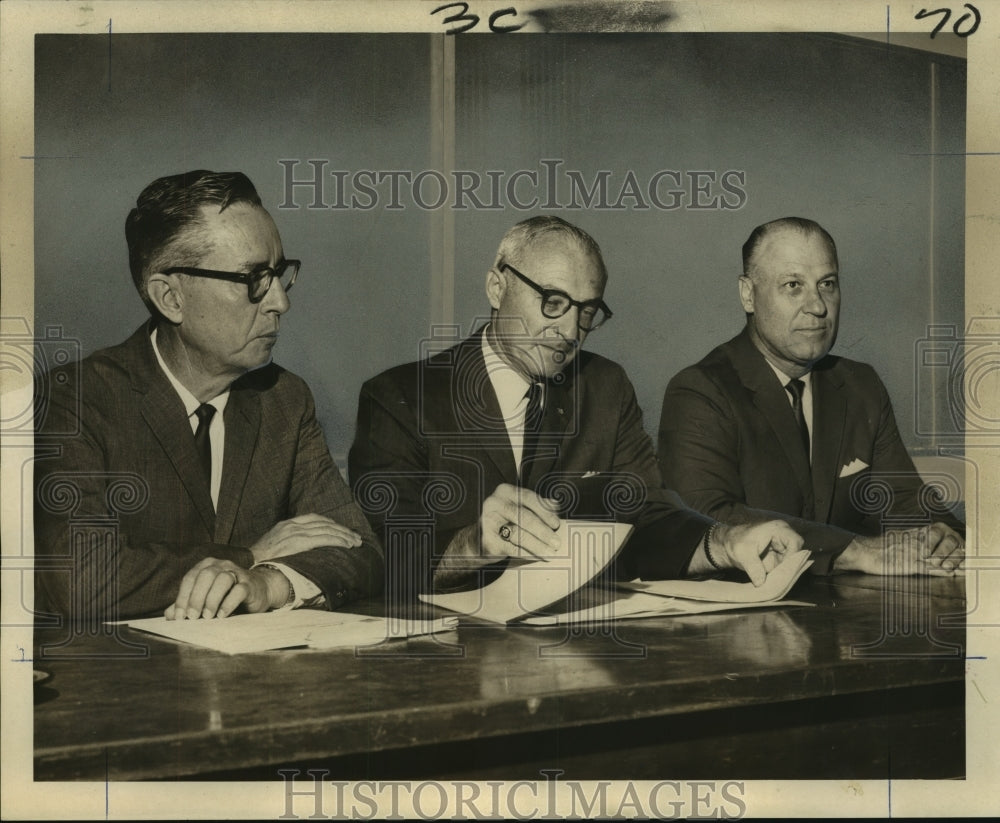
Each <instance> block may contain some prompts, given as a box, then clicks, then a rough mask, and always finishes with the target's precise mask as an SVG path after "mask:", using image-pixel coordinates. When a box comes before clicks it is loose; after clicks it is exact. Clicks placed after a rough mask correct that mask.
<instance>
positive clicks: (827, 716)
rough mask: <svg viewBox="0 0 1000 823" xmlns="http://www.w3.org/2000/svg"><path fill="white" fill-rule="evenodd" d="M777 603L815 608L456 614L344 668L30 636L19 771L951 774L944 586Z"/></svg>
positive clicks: (960, 733) (956, 750) (267, 775)
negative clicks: (634, 615) (32, 691)
mask: <svg viewBox="0 0 1000 823" xmlns="http://www.w3.org/2000/svg"><path fill="white" fill-rule="evenodd" d="M789 597H790V598H794V599H799V600H805V601H808V602H811V603H814V604H815V606H812V607H800V606H785V607H772V608H766V609H744V610H740V611H735V612H728V613H718V614H710V615H692V616H687V617H669V618H649V619H642V620H634V621H629V620H623V621H619V622H617V623H615V624H611V627H610V629H609V627H608V626H607V625H605V626H604V627H598V628H596V629H594V630H592V631H590V632H589V633H588V632H585V631H571V630H567V629H562V628H537V627H536V628H529V627H521V628H508V629H503V628H499V627H495V626H489V625H483V624H478V623H475V622H471V621H470V622H467V623H463V624H462V625H461V626H460V627H459V628H458V630H457V631H455V632H449V633H447V634H443V635H437V636H435V637H433V638H427V637H425V638H418V639H411V640H408V641H395V642H393V643H391V644H388V645H385V646H383V647H379V648H377V649H375V650H374V652H372V651H368V652H359V653H357V654H356V653H355V652H354V651H353V650H350V649H337V650H306V649H303V650H287V651H274V652H267V653H259V654H248V655H240V656H227V655H224V654H220V653H217V652H212V651H209V650H205V649H199V648H195V647H191V646H185V645H181V644H176V643H174V642H172V641H167V640H160V639H157V638H155V637H151V636H149V635H144V634H139V633H137V632H134V631H133V630H131V629H123V630H121V632H122V634H121V636H122V638H123V639H124V640H126V641H127V642H130V643H135V644H139V646H138V647H137V648H128V647H126V646H123V645H121V644H120V643H119V642H118V641H117V640H116V639H115V638H114V637H107V636H106V637H77V638H74V639H73V642H72V643H70V644H69V645H68V646H65V647H61V648H45V649H43V648H42V647H43V646H45V645H46V644H52V643H58V642H59V638H60V637H65V636H66V632H65V630H63V631H61V632H60V631H59V630H52V629H46V630H44V631H38V632H36V649H35V661H36V662H35V666H36V668H40V669H44V670H46V671H49V672H51V674H52V678H51V679H50V680H49V681H48V682H47V683H45V684H43V685H41V686H38V687H36V706H35V779H36V780H74V779H87V780H95V779H96V780H104V779H105V778H108V779H111V780H138V779H175V778H184V779H192V778H194V779H202V778H203V779H213V780H214V779H236V778H239V779H264V780H279V779H281V777H280V776H279V774H278V771H277V770H278V769H279V768H282V767H285V768H289V767H291V768H299V769H301V770H302V772H303V776H305V775H304V772H305V770H306V769H319V768H325V769H328V770H329V773H330V778H329V779H345V780H350V779H419V778H435V777H437V778H468V779H480V780H486V779H508V780H513V779H528V780H540V779H543V778H542V777H541V775H540V770H542V769H561V770H562V771H563V772H564V774H563V778H564V779H570V778H576V779H598V778H601V779H625V778H635V779H702V778H709V777H711V778H725V779H767V778H773V779H787V778H817V779H863V778H870V779H876V778H878V779H884V778H887V777H892V778H893V779H898V778H942V777H961V776H963V775H964V774H965V753H964V752H965V749H964V739H965V719H964V705H965V698H964V694H965V689H964V670H965V652H964V637H965V630H964V609H965V599H964V584H963V581H962V579H961V578H957V579H950V578H927V577H922V578H895V579H891V580H886V579H882V578H877V577H867V576H863V575H858V576H855V575H844V576H840V577H834V578H826V579H824V578H812V577H810V576H809V575H806V576H805V577H803V579H802V580H800V581H799V583H798V584H796V587H795V588H794V589H793V591H792V593H791V594H790V595H789ZM144 649H145V650H148V651H144ZM54 652H55V653H63V654H65V653H67V652H72V653H74V654H82V655H90V656H89V657H81V658H78V659H60V658H58V657H56V658H50V655H51V654H52V653H54ZM136 654H138V655H142V656H136Z"/></svg>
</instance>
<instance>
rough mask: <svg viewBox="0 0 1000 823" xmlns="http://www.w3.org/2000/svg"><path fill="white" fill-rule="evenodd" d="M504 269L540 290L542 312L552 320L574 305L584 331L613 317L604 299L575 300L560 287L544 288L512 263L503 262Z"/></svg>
mask: <svg viewBox="0 0 1000 823" xmlns="http://www.w3.org/2000/svg"><path fill="white" fill-rule="evenodd" d="M504 269H506V270H507V271H509V272H510V273H511V274H513V275H514V276H515V277H517V278H518V279H520V280H522V281H523V282H525V283H527V284H528V285H529V286H531V288H533V289H534V290H535V291H537V292H538V294H539V295H540V296H541V298H542V314H543V315H545V316H546V317H548V318H549V319H550V320H555V319H557V318H559V317H562V316H563V315H564V314H566V313H567V312H568V311H569V310H570V309H571V308H573V306H576V307H577V308H578V309H579V310H580V311H579V313H578V315H577V321H576V323H577V325H578V326H579V327H580V328H581V329H583V331H594V329H596V328H598V327H600V326H602V325H604V323H606V322H607V321H608V320H610V319H611V309H609V308H608V307H607V304H605V302H604V301H603V300H600V299H598V300H574V299H573V298H572V297H570V296H569V295H568V294H566V292H564V291H559V289H544V288H542V287H541V286H539V285H538V284H537V283H536V282H535V281H534V280H532V279H531V278H530V277H526V276H525V275H523V274H521V272H519V271H518V270H517V269H515V268H514V267H513V266H512V265H510V263H501V264H500V271H503V270H504Z"/></svg>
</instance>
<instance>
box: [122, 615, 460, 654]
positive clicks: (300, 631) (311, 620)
mask: <svg viewBox="0 0 1000 823" xmlns="http://www.w3.org/2000/svg"><path fill="white" fill-rule="evenodd" d="M122 623H123V624H124V625H126V626H130V627H131V628H133V629H138V630H139V631H144V632H150V633H152V634H158V635H160V636H161V637H169V638H171V639H172V640H180V641H182V642H184V643H192V644H194V645H196V646H204V647H206V648H209V649H215V650H216V651H220V652H225V653H226V654H241V653H244V652H262V651H268V650H270V649H289V648H296V647H302V646H308V647H310V648H314V649H330V648H335V647H353V646H373V645H375V644H377V643H381V642H383V641H386V640H394V639H397V638H405V637H413V636H416V635H422V634H433V633H436V632H442V631H447V630H448V629H453V628H454V627H455V626H456V625H457V623H458V620H457V618H454V617H444V618H438V619H436V620H402V619H395V618H385V617H372V616H370V615H365V614H351V613H349V612H328V611H320V610H318V609H290V610H287V611H276V612H262V613H261V614H238V615H231V616H229V617H226V618H220V619H216V620H167V619H166V618H165V617H150V618H145V619H141V620H125V621H122Z"/></svg>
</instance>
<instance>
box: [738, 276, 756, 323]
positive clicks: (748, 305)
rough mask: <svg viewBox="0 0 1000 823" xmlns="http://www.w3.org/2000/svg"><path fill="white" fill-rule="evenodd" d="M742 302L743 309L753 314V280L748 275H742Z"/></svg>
mask: <svg viewBox="0 0 1000 823" xmlns="http://www.w3.org/2000/svg"><path fill="white" fill-rule="evenodd" d="M740 303H742V304H743V311H745V312H746V313H747V314H753V280H751V279H750V278H749V277H747V276H746V275H740Z"/></svg>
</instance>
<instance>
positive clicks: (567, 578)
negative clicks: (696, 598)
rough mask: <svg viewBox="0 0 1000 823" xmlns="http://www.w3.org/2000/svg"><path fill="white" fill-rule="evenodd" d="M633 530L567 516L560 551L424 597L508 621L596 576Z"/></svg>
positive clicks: (485, 617)
mask: <svg viewBox="0 0 1000 823" xmlns="http://www.w3.org/2000/svg"><path fill="white" fill-rule="evenodd" d="M631 531H632V526H630V525H629V524H627V523H604V522H597V521H588V520H564V521H562V523H561V524H560V526H559V529H558V531H557V532H556V533H557V534H558V535H559V536H560V538H561V539H562V545H561V547H560V549H559V551H558V552H557V554H556V555H555V556H553V557H550V558H549V559H547V560H537V561H533V562H531V563H521V564H515V563H511V564H510V565H509V566H508V567H507V568H506V569H505V570H504V572H503V574H501V575H500V577H499V578H497V579H496V580H494V581H493V582H492V583H490V584H489V585H487V586H483V587H482V588H479V589H474V590H472V591H467V592H453V593H448V594H433V595H431V594H422V595H420V599H421V600H423V601H424V602H426V603H433V604H434V605H435V606H441V607H442V608H445V609H449V610H451V611H455V612H460V613H462V614H467V615H470V616H472V617H478V618H480V619H482V620H488V621H490V622H492V623H509V622H510V621H511V620H516V619H517V618H519V617H523V616H524V615H526V614H528V613H530V612H535V611H538V610H539V609H543V608H545V607H546V606H550V605H551V604H553V603H556V602H557V601H559V600H563V599H564V598H566V597H568V596H569V595H570V594H572V593H573V592H575V591H576V590H577V589H579V588H581V587H582V586H585V585H586V584H587V583H589V582H590V581H591V580H593V579H594V578H595V577H596V576H597V575H599V574H600V573H601V572H602V571H604V569H606V568H607V567H608V564H610V563H611V560H612V559H613V558H614V556H615V555H616V554H617V553H618V550H619V549H620V548H621V547H622V544H623V543H624V542H625V539H626V538H627V537H628V535H629V533H630V532H631Z"/></svg>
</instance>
